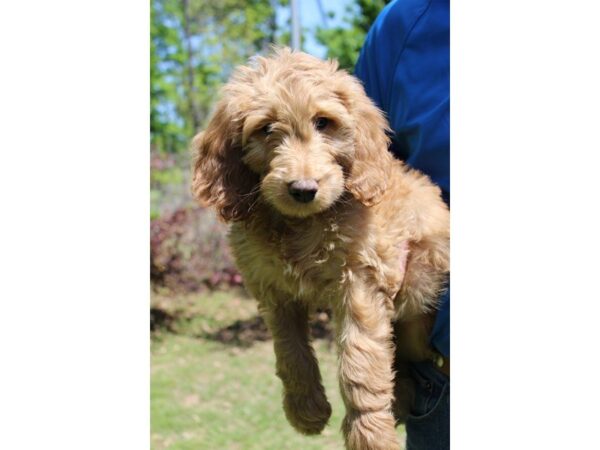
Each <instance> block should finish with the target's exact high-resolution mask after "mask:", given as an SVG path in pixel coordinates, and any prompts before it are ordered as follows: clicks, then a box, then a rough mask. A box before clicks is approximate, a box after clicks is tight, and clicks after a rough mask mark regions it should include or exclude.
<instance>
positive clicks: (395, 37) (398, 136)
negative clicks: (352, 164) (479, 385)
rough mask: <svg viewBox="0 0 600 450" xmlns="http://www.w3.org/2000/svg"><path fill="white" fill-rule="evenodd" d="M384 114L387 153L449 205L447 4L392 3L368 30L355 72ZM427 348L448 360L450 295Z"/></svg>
mask: <svg viewBox="0 0 600 450" xmlns="http://www.w3.org/2000/svg"><path fill="white" fill-rule="evenodd" d="M355 75H356V76H357V77H358V78H360V79H361V81H362V82H363V84H364V86H365V90H366V92H367V94H368V95H369V97H371V99H373V101H374V102H375V103H376V104H377V105H378V106H379V107H380V108H381V109H382V110H383V111H384V112H385V113H386V114H387V117H388V120H389V122H390V126H391V128H392V130H394V132H395V133H394V136H393V138H392V145H391V148H390V150H391V151H392V152H393V153H394V154H395V155H396V156H397V157H398V158H400V159H402V160H403V161H405V162H406V163H407V164H408V165H410V166H412V167H414V168H416V169H419V170H420V171H422V172H424V173H426V174H427V175H429V177H430V178H431V179H432V180H433V181H434V182H435V183H437V184H438V186H439V187H440V188H441V189H442V196H443V198H444V201H446V203H448V204H450V114H449V113H450V10H449V2H448V0H394V1H392V2H391V3H390V4H388V5H387V6H386V7H385V8H384V9H383V10H382V11H381V13H380V14H379V16H378V17H377V19H376V20H375V23H374V24H373V26H372V27H371V29H370V30H369V33H368V35H367V38H366V40H365V43H364V45H363V48H362V50H361V52H360V56H359V59H358V62H357V64H356V68H355ZM431 344H432V345H433V347H435V348H436V349H437V350H438V351H439V352H440V353H441V354H443V355H444V356H450V289H449V288H448V291H447V293H446V294H444V295H443V296H442V298H441V299H440V306H439V311H438V313H437V317H436V321H435V324H434V327H433V330H432V333H431Z"/></svg>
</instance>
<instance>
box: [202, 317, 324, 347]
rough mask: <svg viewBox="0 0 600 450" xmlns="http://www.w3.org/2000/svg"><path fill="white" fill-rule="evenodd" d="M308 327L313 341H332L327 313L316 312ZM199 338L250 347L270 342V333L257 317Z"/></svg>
mask: <svg viewBox="0 0 600 450" xmlns="http://www.w3.org/2000/svg"><path fill="white" fill-rule="evenodd" d="M309 326H310V333H311V336H312V337H313V339H324V340H327V341H328V342H331V341H332V340H333V330H332V326H331V318H330V315H329V314H328V313H327V312H325V311H321V312H318V313H317V314H316V315H315V317H314V318H313V319H312V320H311V321H310V322H309ZM201 337H203V338H205V339H210V340H213V341H217V342H220V343H222V344H226V345H234V346H239V347H250V346H252V344H254V343H255V342H263V341H268V340H270V339H271V333H270V332H269V330H268V329H267V326H266V325H265V322H264V320H263V319H262V317H260V316H258V315H257V316H254V317H252V318H250V319H246V320H236V321H235V322H233V323H232V324H231V325H228V326H226V327H223V328H221V329H219V330H217V331H215V332H214V333H209V334H205V335H203V336H201Z"/></svg>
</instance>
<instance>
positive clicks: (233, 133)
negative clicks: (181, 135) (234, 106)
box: [192, 100, 259, 221]
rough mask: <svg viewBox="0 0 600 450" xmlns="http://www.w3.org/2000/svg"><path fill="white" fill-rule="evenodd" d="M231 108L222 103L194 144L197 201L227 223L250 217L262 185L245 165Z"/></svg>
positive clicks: (237, 125) (194, 178)
mask: <svg viewBox="0 0 600 450" xmlns="http://www.w3.org/2000/svg"><path fill="white" fill-rule="evenodd" d="M228 106H229V105H228V102H227V101H226V100H221V102H219V104H218V105H217V109H216V111H215V113H214V115H213V116H212V118H211V120H210V122H209V124H208V127H207V128H206V130H205V131H203V132H202V133H199V134H198V135H197V136H196V137H195V138H194V140H193V141H192V149H193V152H194V167H193V170H194V177H193V181H192V192H193V194H194V197H196V199H197V200H198V201H200V203H202V204H204V205H210V206H214V207H215V208H216V209H217V212H218V213H219V215H220V216H221V218H223V220H225V221H231V220H243V219H244V218H246V217H247V216H248V214H249V210H250V207H251V205H252V204H253V202H254V201H255V199H256V196H257V195H258V194H257V192H256V191H257V190H258V189H256V186H257V184H258V182H259V178H258V175H256V174H255V173H253V172H251V171H250V170H249V169H248V168H247V167H246V166H245V165H244V164H243V163H242V160H241V158H242V148H241V127H242V123H241V120H240V118H237V117H234V115H233V114H232V113H231V112H230V111H229V110H228V109H229V108H228Z"/></svg>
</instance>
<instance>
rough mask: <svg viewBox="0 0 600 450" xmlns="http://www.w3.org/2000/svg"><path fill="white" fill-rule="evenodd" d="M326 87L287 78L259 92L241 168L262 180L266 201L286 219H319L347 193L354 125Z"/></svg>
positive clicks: (247, 120)
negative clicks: (312, 215)
mask: <svg viewBox="0 0 600 450" xmlns="http://www.w3.org/2000/svg"><path fill="white" fill-rule="evenodd" d="M286 75H287V76H286ZM327 84H328V83H327V82H326V80H322V82H321V83H318V82H315V80H314V79H312V78H310V77H305V76H303V74H302V73H299V74H294V73H285V72H284V74H283V75H282V76H279V77H277V76H276V77H275V78H274V79H271V80H270V82H269V83H268V85H264V84H262V83H257V84H256V85H255V86H254V88H255V93H254V96H253V98H252V99H251V101H250V103H249V108H248V115H247V116H246V117H245V120H244V125H243V132H242V156H241V158H242V162H243V163H244V164H245V165H246V166H247V167H248V168H249V169H250V170H251V171H252V172H254V173H256V174H258V175H259V177H260V192H261V194H262V196H263V197H264V199H265V200H266V201H268V202H269V203H270V204H271V205H273V206H274V207H275V208H276V209H277V210H279V212H281V213H282V214H284V215H287V216H295V217H306V216H309V215H311V214H315V213H319V212H321V211H323V210H325V209H327V208H329V207H330V206H331V205H333V204H334V203H335V202H336V201H337V200H338V199H339V198H340V196H341V195H342V194H343V192H344V189H345V188H344V186H345V176H346V171H347V168H348V162H349V160H350V158H351V156H352V155H353V154H354V133H353V130H354V120H353V118H352V116H350V114H349V113H348V111H347V110H346V108H345V107H344V105H343V103H342V102H341V101H340V100H339V99H337V98H336V97H335V96H334V95H332V91H331V89H330V87H328V86H327Z"/></svg>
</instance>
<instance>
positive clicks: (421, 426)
mask: <svg viewBox="0 0 600 450" xmlns="http://www.w3.org/2000/svg"><path fill="white" fill-rule="evenodd" d="M410 370H411V375H412V377H413V379H414V380H415V402H414V406H413V408H412V410H411V414H410V415H409V416H408V419H407V420H406V450H449V449H450V379H449V378H448V377H447V376H446V375H444V374H443V373H441V372H440V371H439V370H438V369H436V368H435V366H434V365H433V363H432V362H423V363H415V364H411V369H410Z"/></svg>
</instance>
